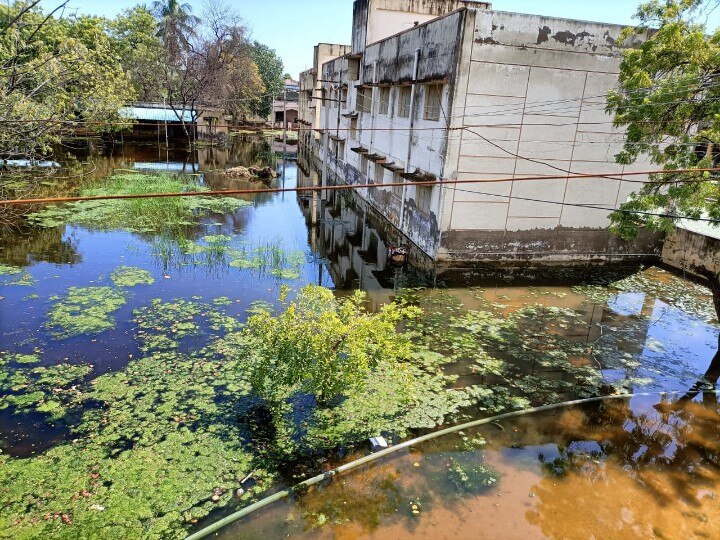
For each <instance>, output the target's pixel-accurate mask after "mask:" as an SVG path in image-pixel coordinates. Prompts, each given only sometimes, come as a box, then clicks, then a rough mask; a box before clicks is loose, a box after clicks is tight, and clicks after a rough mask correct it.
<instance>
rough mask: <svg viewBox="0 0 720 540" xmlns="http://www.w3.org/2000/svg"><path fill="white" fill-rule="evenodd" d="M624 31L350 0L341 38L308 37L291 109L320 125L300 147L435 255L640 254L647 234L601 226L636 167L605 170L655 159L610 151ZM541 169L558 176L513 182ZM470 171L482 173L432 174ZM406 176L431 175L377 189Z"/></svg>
mask: <svg viewBox="0 0 720 540" xmlns="http://www.w3.org/2000/svg"><path fill="white" fill-rule="evenodd" d="M622 29H623V28H622V27H620V26H617V25H610V24H602V23H592V22H584V21H574V20H566V19H560V18H550V17H543V16H538V15H523V14H516V13H507V12H502V11H494V10H492V9H491V6H490V4H489V3H487V2H477V1H471V0H449V1H440V0H426V1H419V0H356V1H355V4H354V16H353V29H352V45H351V47H350V50H349V51H348V50H347V48H342V47H341V46H333V45H329V46H327V45H322V44H321V45H318V47H316V49H315V63H314V66H315V67H314V68H313V70H310V71H309V72H305V73H303V74H302V75H301V80H300V85H301V99H300V119H299V121H300V123H301V124H302V125H303V126H304V127H306V128H308V129H311V128H314V129H318V130H319V131H320V132H321V133H322V135H323V137H322V140H318V139H317V137H314V136H311V135H310V133H312V132H311V131H305V135H304V136H302V137H301V143H302V144H303V145H305V146H306V147H309V148H311V149H312V153H313V154H314V155H315V156H317V157H318V158H319V160H320V161H322V160H323V159H327V162H328V178H327V181H328V182H329V183H350V184H367V183H370V184H375V185H376V186H377V187H373V188H369V189H368V188H358V189H357V190H355V191H356V193H357V195H358V196H359V197H360V198H361V199H362V201H364V203H366V204H368V205H369V206H370V207H372V208H373V209H374V210H375V211H377V212H378V213H379V214H380V215H381V216H382V217H383V218H384V219H386V220H387V221H389V222H390V223H391V224H392V225H393V226H394V227H395V228H397V229H398V230H399V231H401V232H402V234H403V235H404V236H405V238H406V239H408V240H410V241H411V242H412V243H413V244H415V246H416V247H417V248H419V249H420V250H421V251H422V252H424V253H425V254H426V255H427V256H428V257H430V258H431V259H432V260H434V261H439V262H447V263H451V264H457V265H463V264H467V263H470V262H477V263H490V262H503V263H511V264H512V263H517V264H527V263H567V262H578V261H588V262H590V261H594V262H601V261H610V260H631V259H642V258H645V257H646V256H649V255H650V254H655V253H657V252H658V248H659V246H658V237H657V236H656V235H651V234H647V235H645V236H641V238H640V239H639V240H638V241H636V242H634V243H626V242H623V241H620V240H619V239H618V238H616V237H615V236H613V235H612V234H611V233H610V232H609V231H608V230H607V227H608V224H609V220H608V215H609V213H610V210H608V209H614V208H617V207H618V206H619V205H620V204H621V203H622V202H624V201H625V200H627V197H628V196H629V194H630V193H631V192H633V191H635V190H636V189H638V185H637V184H636V183H635V182H637V181H638V180H645V179H646V178H645V177H644V176H634V177H631V178H627V179H623V178H618V177H612V175H609V174H607V173H609V172H632V171H642V170H645V169H648V168H652V166H650V165H649V164H648V162H646V161H645V162H638V163H636V164H634V165H631V166H624V167H623V166H622V165H618V164H616V163H615V159H614V156H615V155H616V154H617V153H618V152H619V151H620V149H621V147H622V140H623V132H622V130H621V129H618V128H616V127H614V126H613V125H612V118H611V117H610V116H608V115H607V114H606V113H605V98H604V95H605V94H606V93H607V91H608V90H610V89H611V88H613V87H614V86H615V84H616V82H617V76H618V72H619V66H620V60H621V52H622V46H621V45H620V44H619V42H618V40H619V37H620V32H621V31H622ZM636 39H639V38H636ZM323 47H324V48H325V49H326V50H327V54H326V55H324V57H328V58H329V59H328V60H326V61H325V62H322V59H323V58H319V51H320V50H322V49H323ZM328 48H332V49H328ZM331 51H332V52H331ZM343 53H344V54H343ZM334 55H337V58H334V59H332V58H331V57H332V56H334ZM313 104H314V105H315V107H313V106H312V105H313ZM325 147H327V149H328V151H327V155H326V154H325V151H324V149H325ZM301 152H302V149H301ZM318 168H319V167H318ZM571 173H572V174H592V175H595V174H596V175H597V176H593V177H590V178H585V179H569V178H567V176H569V175H570V174H571ZM537 176H541V177H542V176H553V177H556V178H548V179H542V178H541V179H534V180H523V178H525V177H537ZM557 177H559V178H557ZM471 179H482V180H485V181H486V182H484V183H467V184H458V185H448V186H442V185H438V184H436V182H438V181H443V180H446V181H447V180H471ZM628 180H631V181H632V182H630V181H628ZM407 181H414V182H418V181H419V182H425V181H426V182H428V183H427V185H426V186H425V185H419V186H415V185H412V186H408V185H400V186H396V187H389V186H388V187H382V186H383V185H384V184H390V183H396V184H404V183H405V182H407ZM582 205H586V206H582ZM587 205H590V206H594V207H599V208H592V207H589V206H587Z"/></svg>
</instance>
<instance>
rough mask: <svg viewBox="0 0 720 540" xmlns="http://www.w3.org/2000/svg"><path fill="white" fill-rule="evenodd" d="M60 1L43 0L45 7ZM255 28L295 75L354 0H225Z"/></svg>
mask: <svg viewBox="0 0 720 540" xmlns="http://www.w3.org/2000/svg"><path fill="white" fill-rule="evenodd" d="M58 3H59V0H44V2H43V5H44V6H45V8H46V9H47V8H51V7H54V6H56V5H57V4H58ZM138 3H146V4H151V3H152V2H151V1H150V0H148V1H147V2H142V1H138V0H104V1H100V2H98V1H97V0H70V2H69V7H70V9H77V10H78V11H79V12H80V13H85V14H93V15H104V16H107V17H113V16H114V15H116V14H117V13H118V12H120V11H122V10H123V9H125V8H127V7H131V6H134V5H137V4H138ZM638 3H639V0H604V1H602V2H590V1H587V0H586V1H578V0H552V1H551V2H538V1H537V0H535V1H532V0H495V1H494V2H493V9H497V10H501V11H516V12H519V13H535V14H542V15H549V16H556V17H565V18H570V19H582V20H588V21H602V22H609V23H616V24H632V23H633V19H632V16H633V14H634V12H635V8H636V6H637V4H638ZM189 4H190V5H192V6H193V9H194V13H196V14H200V13H201V12H202V6H203V1H202V0H189ZM225 4H227V5H229V6H231V7H232V8H233V9H234V10H235V11H237V12H238V13H239V14H240V15H241V16H242V17H243V18H244V19H245V22H246V24H247V25H248V26H249V27H250V28H251V30H252V37H253V39H257V40H258V41H261V42H263V43H265V44H267V45H268V46H270V47H271V48H273V49H275V50H276V51H277V52H278V54H279V55H280V57H281V58H282V59H283V61H284V63H285V68H286V71H288V72H289V73H290V74H291V75H293V77H297V75H298V74H299V73H300V72H301V71H303V70H304V69H307V68H309V67H311V64H312V50H313V46H314V45H315V44H317V43H318V42H326V43H350V33H351V24H352V4H353V3H352V0H225ZM709 22H710V26H711V27H712V28H715V27H717V26H718V24H720V14H713V15H712V16H711V19H710V21H709Z"/></svg>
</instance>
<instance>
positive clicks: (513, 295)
mask: <svg viewBox="0 0 720 540" xmlns="http://www.w3.org/2000/svg"><path fill="white" fill-rule="evenodd" d="M277 159H278V158H276V157H274V153H273V151H272V147H270V146H269V145H268V144H266V143H265V142H263V141H262V140H241V141H240V140H239V141H236V142H235V143H234V144H233V146H232V147H231V148H230V149H215V148H208V149H201V150H198V151H196V152H191V153H188V152H187V151H185V150H183V149H163V148H160V147H158V146H156V145H149V144H136V145H133V144H130V143H128V144H126V145H124V146H116V147H114V148H109V147H105V146H102V145H100V144H99V143H98V142H95V143H93V145H92V146H88V145H86V144H84V143H83V144H80V143H76V144H75V146H74V147H73V148H71V149H69V150H68V153H65V154H61V155H60V156H59V157H58V161H60V162H61V163H63V164H64V165H67V166H69V167H70V169H69V170H70V171H71V172H72V174H71V175H70V176H72V179H71V180H70V181H68V182H67V183H65V184H63V185H62V186H60V187H58V186H53V185H43V184H42V183H41V185H39V186H38V190H39V192H41V193H42V194H45V195H50V196H52V195H56V196H57V195H61V194H68V193H76V192H77V191H78V190H80V189H83V188H88V187H90V188H92V187H93V186H95V185H100V184H102V182H103V179H104V178H105V177H106V176H108V175H110V174H112V173H113V172H115V173H122V171H127V170H140V171H146V172H149V171H164V172H168V171H169V172H183V173H189V174H194V175H196V178H198V179H199V180H198V181H199V183H200V184H201V185H203V186H207V187H210V188H212V189H232V188H244V187H253V186H255V187H262V186H257V184H248V183H243V182H238V181H236V180H228V179H226V178H224V177H223V176H222V175H221V174H218V170H221V169H223V168H226V167H231V166H236V165H246V166H247V165H252V164H268V163H272V164H273V165H274V166H276V167H277V168H278V170H279V171H280V172H281V176H280V178H279V179H277V180H275V183H274V184H273V185H274V186H276V187H280V186H285V187H294V186H296V185H298V183H300V185H305V184H306V183H307V182H308V181H311V180H310V176H311V175H307V174H305V173H304V172H303V169H302V168H300V167H298V165H297V163H296V162H295V161H291V160H280V161H277ZM305 168H306V167H305ZM81 173H82V174H81ZM242 201H243V206H241V207H239V208H237V209H234V210H232V211H228V212H224V213H209V214H204V215H202V216H200V217H197V219H193V220H192V223H189V224H187V225H185V226H183V228H182V235H180V237H178V236H177V235H174V236H172V237H171V238H169V239H168V238H164V237H162V235H158V234H156V233H154V232H152V231H147V232H137V231H132V230H127V229H124V228H123V227H117V228H112V227H111V228H109V229H108V228H103V227H101V228H98V227H91V226H82V225H77V224H64V225H59V226H56V227H45V228H42V227H38V226H31V225H27V224H26V223H25V221H24V218H19V219H18V220H17V221H16V222H14V223H12V224H11V225H12V226H11V227H9V228H6V229H5V230H4V232H3V233H2V234H1V235H0V352H2V353H4V354H11V355H13V358H16V359H19V358H22V356H18V355H27V357H34V358H35V360H34V362H35V365H36V366H38V367H45V366H58V365H68V364H69V365H71V366H72V365H75V366H80V365H87V364H90V365H91V366H92V374H91V375H89V376H88V379H87V380H90V379H93V378H96V377H100V376H102V375H103V374H112V373H115V372H118V371H121V370H124V369H125V368H127V366H128V365H129V364H130V363H131V362H132V361H133V359H137V358H138V357H140V356H142V354H143V349H142V347H143V346H144V341H143V339H142V335H141V334H142V333H140V334H138V310H142V309H143V308H147V307H148V306H149V305H150V304H151V303H152V301H153V300H157V299H159V300H161V301H163V302H166V303H171V302H177V301H178V300H185V301H188V302H190V301H194V302H201V303H207V304H208V305H216V306H219V305H222V309H223V313H224V314H226V315H228V316H230V317H233V318H235V319H237V320H243V319H244V318H245V317H246V316H247V312H248V310H249V309H252V307H253V305H255V304H256V303H257V302H268V303H271V304H277V301H278V298H279V296H280V295H281V293H282V292H283V291H285V289H286V288H289V289H290V295H291V296H292V294H293V292H292V291H294V290H297V289H298V288H299V287H301V286H303V285H306V284H319V285H324V286H327V287H331V288H335V289H336V290H337V291H338V294H345V291H349V290H352V289H357V288H360V289H363V290H365V291H367V292H368V294H369V297H368V303H369V305H370V306H371V307H374V308H376V307H378V306H379V305H381V304H382V303H384V302H387V301H389V300H391V299H393V298H398V297H399V298H403V299H404V300H406V301H409V302H411V303H414V304H416V305H418V306H420V307H422V308H423V309H424V310H425V313H426V315H427V317H426V319H425V320H423V321H420V322H419V323H418V325H416V327H414V328H412V330H413V331H416V332H418V336H421V337H418V340H420V341H423V340H424V341H427V342H428V343H427V344H428V346H431V345H432V346H433V347H434V348H433V347H431V348H433V350H437V351H438V352H440V353H441V354H444V355H446V357H447V358H448V359H449V363H448V364H447V365H446V366H445V370H446V372H447V373H448V374H451V375H453V377H454V380H453V383H452V384H453V385H454V387H457V388H465V387H470V386H473V385H479V386H483V387H487V388H494V389H495V391H494V392H495V395H501V394H502V395H503V396H504V397H503V399H505V400H507V403H508V404H510V403H513V404H515V406H516V407H517V406H521V405H539V404H543V403H552V402H560V401H563V400H568V399H575V398H577V397H588V396H589V395H596V394H603V393H605V394H608V393H616V392H623V393H629V392H638V391H671V390H675V391H679V392H681V394H682V393H684V392H687V391H689V390H690V389H692V388H693V386H694V385H695V384H696V383H697V381H698V380H699V379H701V378H702V377H703V374H705V373H706V372H708V370H709V368H711V366H713V365H714V364H717V363H718V360H717V358H716V357H715V355H716V352H717V348H718V335H719V330H718V325H717V321H716V320H715V315H714V312H713V310H712V303H711V302H710V297H709V293H708V291H707V289H705V288H704V287H702V286H701V285H699V284H696V283H693V282H691V281H689V280H685V279H683V277H682V276H675V275H673V274H670V273H669V272H667V271H665V270H662V269H659V268H623V269H612V270H604V269H591V270H587V271H584V272H580V273H578V272H568V274H567V275H563V274H562V272H561V273H560V274H558V275H557V276H555V277H554V278H553V279H548V278H547V276H543V278H542V279H540V278H538V277H537V276H534V277H533V276H530V277H528V276H523V277H522V279H521V278H519V277H516V278H513V277H510V276H492V277H486V278H484V279H480V280H476V281H475V282H474V283H471V284H467V286H464V287H453V288H449V289H444V290H439V291H437V290H432V289H430V288H425V287H422V288H419V289H414V290H412V291H410V292H408V291H404V290H403V289H402V287H401V285H411V286H413V287H416V286H418V285H423V286H427V285H428V284H431V283H434V282H435V281H434V280H433V279H432V278H431V279H428V277H427V274H426V273H425V272H419V271H418V272H416V271H414V270H413V269H411V268H405V269H402V270H400V269H395V268H391V267H390V265H389V264H388V261H387V247H388V246H390V245H397V244H396V242H397V241H398V240H397V239H396V238H391V237H390V238H389V237H388V236H387V234H386V233H385V232H384V231H383V230H382V227H381V226H380V225H379V224H378V223H377V222H375V221H373V220H372V219H370V217H369V215H368V212H367V211H366V209H363V208H362V206H358V205H356V204H353V203H352V201H348V200H347V199H345V198H340V197H335V198H333V200H331V201H329V202H328V204H327V205H326V206H325V207H324V208H323V210H322V213H321V214H320V219H319V220H315V219H314V218H313V212H315V211H316V207H315V206H314V201H313V199H312V197H306V196H304V195H302V196H300V197H298V196H296V195H295V194H293V193H284V194H274V195H268V194H262V195H258V196H257V197H253V196H248V197H244V198H243V199H242ZM218 245H219V247H220V248H222V249H216V250H211V249H210V248H213V247H215V248H218ZM258 250H260V251H262V252H263V253H271V254H273V256H275V257H276V258H277V259H278V260H279V261H280V262H277V261H276V262H275V266H273V264H272V263H268V264H265V263H262V264H260V263H258V264H255V263H257V260H256V259H248V257H249V256H248V255H247V253H256V252H258ZM240 252H242V253H244V254H246V255H245V256H244V257H245V258H242V257H240V255H237V254H238V253H240ZM206 253H211V254H212V255H213V256H212V257H210V256H208V257H207V258H199V257H200V255H202V254H206ZM233 253H234V254H235V255H233ZM233 257H235V258H233ZM278 265H279V266H278ZM122 267H130V268H132V269H139V270H141V271H144V273H143V274H142V278H141V280H144V281H139V282H138V283H140V284H139V285H137V286H132V287H129V288H125V289H123V288H122V287H121V286H120V285H117V284H116V280H115V278H114V277H113V276H114V275H115V274H114V273H115V272H117V271H118V269H119V268H122ZM3 269H4V270H3ZM439 283H442V279H440V280H439ZM73 287H80V288H104V291H105V292H106V293H108V294H111V293H112V291H117V290H122V291H124V292H123V294H124V297H123V300H124V302H123V303H122V305H121V306H119V307H118V308H117V309H115V310H114V311H112V316H111V318H110V319H109V327H108V328H105V329H102V331H96V332H92V333H87V332H69V333H68V332H67V331H65V330H67V329H65V330H64V331H63V332H64V333H63V332H60V333H58V329H57V327H54V326H53V319H51V313H53V312H55V313H56V315H57V306H58V305H59V304H62V302H64V301H66V299H67V297H68V295H69V294H70V292H71V290H72V288H73ZM96 292H97V290H96ZM107 300H108V299H107V298H104V299H102V301H103V302H105V301H107ZM92 301H93V302H96V301H95V300H92ZM60 314H61V315H62V313H60ZM90 322H92V321H90ZM210 326H211V323H205V326H203V327H201V328H200V330H201V332H200V333H202V332H205V334H208V335H210V334H212V332H213V330H212V329H211V328H210ZM173 332H175V329H173ZM69 334H72V335H69ZM468 336H471V337H472V338H473V339H476V340H477V341H474V342H468V341H467V338H468ZM188 339H189V340H190V341H187V342H181V345H180V347H181V349H182V350H185V349H188V350H189V349H191V348H192V347H193V346H194V345H196V344H195V343H193V342H192V339H195V338H194V337H192V336H191V337H190V338H188ZM198 339H199V338H198ZM474 343H482V346H483V348H484V349H486V350H488V351H491V352H492V358H485V357H482V358H479V357H476V356H474V355H473V350H474V348H475V349H476V348H477V345H476V344H475V345H474ZM12 365H15V366H17V365H20V364H18V363H15V364H12ZM12 369H14V368H9V369H8V370H6V372H7V376H6V375H4V376H6V379H5V380H4V382H3V385H4V386H2V389H1V393H0V397H2V396H3V395H5V397H7V396H9V395H13V396H15V395H16V394H18V392H20V390H21V389H22V384H19V385H18V384H17V383H16V384H15V386H13V383H12ZM7 377H9V378H7ZM7 381H10V382H9V383H7ZM64 391H65V390H63V392H64ZM681 394H680V395H681ZM483 399H485V401H484V402H483V405H482V407H480V408H478V409H473V410H472V411H471V412H468V414H474V415H482V414H483V413H482V411H488V410H492V409H493V408H502V407H504V406H505V405H504V403H505V402H503V403H502V404H497V403H492V400H493V399H494V397H493V396H489V397H488V396H485V397H484V398H483ZM498 399H499V398H498ZM658 399H659V398H658ZM658 399H655V400H653V399H638V400H629V401H617V402H612V403H608V404H607V405H603V406H596V407H589V408H587V407H586V408H581V409H571V410H564V411H557V412H556V413H553V414H547V415H541V416H532V417H528V418H525V419H522V420H518V421H514V422H504V423H502V424H501V425H500V426H494V427H488V428H485V429H483V430H481V431H479V432H477V433H475V432H473V433H467V434H465V435H460V436H459V437H452V438H448V439H446V440H441V441H438V442H437V443H433V444H430V445H426V446H423V447H421V448H417V449H416V450H414V451H412V452H410V453H406V454H403V455H401V456H397V457H395V458H393V459H392V460H388V461H387V462H384V463H381V464H378V465H376V466H373V467H369V468H367V469H366V470H364V471H362V472H360V473H357V474H353V475H351V476H349V477H347V478H344V479H342V480H341V481H338V482H335V483H333V484H332V485H331V486H329V487H327V488H325V489H323V490H318V491H313V492H311V493H309V494H308V495H306V496H304V497H301V498H299V499H297V500H295V501H292V502H291V503H288V504H284V505H280V506H279V507H277V508H271V509H268V510H267V511H266V512H263V513H262V514H261V515H260V516H258V517H257V519H255V520H253V521H251V522H244V523H242V524H241V525H240V526H239V527H236V528H234V529H232V530H231V531H230V532H229V533H228V535H229V536H227V537H228V538H230V537H236V536H237V535H240V536H242V537H246V538H258V537H263V536H264V537H279V536H280V535H282V536H285V535H286V534H290V535H291V536H294V535H300V536H302V535H308V536H319V537H334V538H364V537H376V538H380V537H383V538H384V537H398V538H401V537H406V536H410V535H415V536H417V537H427V538H430V537H432V538H464V537H469V536H472V537H478V536H482V535H484V536H485V537H489V538H497V537H503V538H546V537H547V538H588V537H591V534H590V533H589V532H590V531H591V532H592V534H593V535H594V536H595V537H596V538H611V537H613V538H647V537H652V535H655V537H657V538H688V537H692V536H693V535H695V536H696V537H706V538H713V537H718V536H719V535H720V532H719V531H718V530H717V528H713V527H717V522H718V520H717V518H718V517H720V516H719V515H718V506H717V505H718V503H717V501H718V499H717V495H716V490H717V487H718V480H719V479H718V473H717V471H718V469H717V466H718V463H717V453H718V450H720V448H718V446H717V437H716V434H717V423H716V421H717V400H715V401H713V404H712V407H703V406H701V405H698V404H687V406H686V407H685V408H683V409H681V410H678V411H675V412H672V413H666V414H661V413H659V412H658V411H657V410H656V409H654V408H653V405H656V404H657V401H658ZM673 399H677V396H675V398H673ZM513 400H514V401H513ZM14 403H15V404H14V405H8V404H7V402H4V404H3V407H2V410H0V446H1V447H2V451H3V453H4V454H5V455H11V456H16V457H20V458H27V457H30V458H32V456H36V455H40V454H42V453H43V452H45V451H46V450H47V449H49V448H53V447H55V446H56V445H58V444H59V443H60V442H63V441H68V440H69V439H70V438H71V437H72V436H73V435H72V432H71V431H70V430H69V428H68V425H72V421H71V420H68V419H64V420H63V421H56V420H55V419H54V417H52V415H50V416H49V415H48V412H47V411H45V412H42V411H41V412H38V410H34V409H32V408H28V407H25V408H23V407H22V403H21V402H19V401H18V400H17V399H16V400H15V402H14ZM93 405H94V404H92V403H88V404H87V405H85V406H86V407H88V408H90V407H93ZM508 406H509V405H508ZM483 407H484V408H483ZM81 413H82V411H79V412H78V411H76V412H75V413H73V414H81ZM390 435H392V434H390ZM478 435H480V436H481V437H482V438H483V439H485V440H486V441H487V444H486V445H480V444H479V440H477V436H478ZM463 437H467V440H466V439H463ZM390 438H391V437H390ZM468 441H475V442H474V443H472V444H477V445H478V446H477V448H470V447H469V446H468V445H470V442H468ZM348 442H349V443H357V442H358V441H348ZM458 448H460V449H458ZM357 451H358V452H360V453H362V452H365V449H364V448H362V446H360V447H359V449H358V450H357ZM338 459H340V460H343V461H344V460H347V459H349V457H348V456H347V455H345V454H342V457H341V458H338V457H337V456H334V460H335V461H337V460H338ZM453 468H454V469H453ZM450 469H453V470H454V472H452V474H450V473H449V471H450ZM468 475H469V476H468ZM468 477H469V478H470V480H472V481H470V480H468ZM453 478H454V480H453ZM476 483H479V485H475V484H476ZM485 484H487V485H485ZM618 493H622V494H623V496H622V497H621V498H618V497H617V494H618ZM590 494H592V496H591V495H590ZM668 501H673V504H669V503H668ZM413 505H414V506H413ZM587 508H592V509H594V510H595V511H592V512H588V511H587ZM583 509H585V511H583ZM213 516H214V515H211V517H213ZM568 516H572V519H569V518H568ZM210 521H212V519H211V520H210ZM323 525H327V526H325V527H323ZM477 531H482V535H480V534H476V532H477ZM233 535H235V536H233Z"/></svg>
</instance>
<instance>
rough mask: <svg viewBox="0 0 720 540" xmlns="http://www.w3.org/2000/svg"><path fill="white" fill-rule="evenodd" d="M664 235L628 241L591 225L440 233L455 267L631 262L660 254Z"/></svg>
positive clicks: (645, 235) (646, 235)
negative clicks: (589, 226)
mask: <svg viewBox="0 0 720 540" xmlns="http://www.w3.org/2000/svg"><path fill="white" fill-rule="evenodd" d="M661 241H662V235H660V234H653V233H643V234H641V235H640V237H639V238H638V239H637V240H636V241H634V242H624V241H623V240H621V239H620V238H618V237H617V236H616V235H614V234H612V233H611V232H610V231H608V230H606V229H591V228H582V229H579V228H563V227H557V228H555V229H550V230H544V229H532V230H526V231H473V230H451V231H447V232H444V233H443V234H442V251H443V253H444V256H443V257H441V260H442V261H444V262H445V263H446V264H448V265H449V266H456V267H464V266H472V265H473V264H475V263H484V264H491V263H492V264H503V265H508V266H516V267H521V266H536V265H544V264H558V265H573V264H581V265H582V264H601V263H610V262H613V263H632V262H637V261H652V260H656V259H657V258H658V257H659V256H660V251H661V248H660V245H661Z"/></svg>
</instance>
